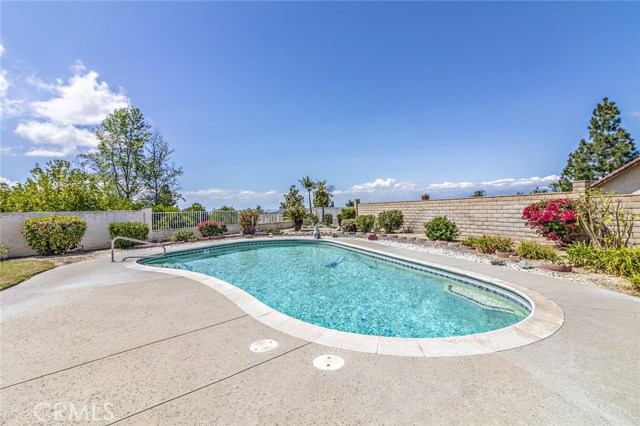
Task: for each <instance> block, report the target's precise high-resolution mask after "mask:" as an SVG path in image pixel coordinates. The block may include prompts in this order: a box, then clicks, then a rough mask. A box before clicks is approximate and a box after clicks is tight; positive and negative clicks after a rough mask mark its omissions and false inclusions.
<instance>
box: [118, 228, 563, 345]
mask: <svg viewBox="0 0 640 426" xmlns="http://www.w3.org/2000/svg"><path fill="white" fill-rule="evenodd" d="M277 240H278V241H288V240H289V241H299V240H305V241H309V240H310V238H309V237H293V238H290V237H286V238H278V239H277ZM248 241H252V242H260V241H264V242H269V241H273V239H272V238H252V239H250V240H246V239H241V240H233V241H224V240H223V241H217V242H215V243H213V244H210V245H206V246H201V247H198V248H194V249H185V250H176V251H171V252H170V253H171V254H175V253H177V252H188V251H192V250H202V249H206V248H207V247H210V246H211V247H213V246H215V247H218V246H221V245H234V244H238V243H243V242H248ZM323 241H324V242H329V243H331V244H335V245H338V246H344V247H348V248H351V249H356V250H362V251H367V252H370V253H373V254H376V255H379V256H386V257H391V258H395V259H398V260H401V261H404V262H411V263H417V264H419V265H424V266H426V267H431V268H436V269H439V270H442V271H445V272H449V273H453V274H458V275H461V276H463V277H467V278H470V279H473V280H477V281H486V282H489V283H491V284H492V285H496V286H498V287H502V288H504V289H506V290H508V291H511V292H513V293H516V294H518V295H519V296H521V297H522V298H524V299H526V300H527V301H528V302H529V303H530V305H531V314H530V315H529V316H528V317H526V318H525V319H523V320H522V321H520V322H518V323H516V324H513V325H511V326H508V327H505V328H501V329H498V330H493V331H489V332H485V333H478V334H471V335H466V336H456V337H439V338H404V337H383V336H369V335H363V334H355V333H349V332H345V331H338V330H333V329H329V328H325V327H321V326H318V325H314V324H310V323H307V322H304V321H301V320H298V319H296V318H293V317H290V316H288V315H285V314H283V313H281V312H279V311H276V310H274V309H273V308H271V307H269V306H267V305H265V304H264V303H262V302H260V301H259V300H258V299H256V298H255V297H253V296H251V295H250V294H249V293H247V292H245V291H244V290H242V289H240V288H238V287H236V286H234V285H232V284H230V283H227V282H226V281H223V280H220V279H218V278H214V277H210V276H208V275H205V274H201V273H199V272H193V271H185V270H180V269H171V268H159V267H154V266H147V265H143V264H140V263H138V262H134V263H128V264H126V266H127V267H129V268H132V269H137V270H141V271H153V272H160V273H165V274H169V275H178V276H182V277H185V278H189V279H192V280H194V281H198V282H200V283H202V284H204V285H206V286H208V287H210V288H212V289H214V290H216V291H217V292H219V293H221V294H222V295H223V296H225V297H226V298H227V299H229V300H231V301H232V302H233V303H235V304H236V305H237V306H238V307H239V308H240V309H242V310H243V311H244V312H246V313H247V314H248V315H250V316H251V317H253V318H255V319H256V320H258V321H260V322H262V323H263V324H265V325H267V326H269V327H271V328H274V329H276V330H278V331H280V332H282V333H285V334H288V335H290V336H293V337H297V338H300V339H303V340H306V341H309V342H313V343H318V344H320V345H324V346H329V347H335V348H341V349H348V350H353V351H358V352H366V353H375V354H380V355H393V356H407V357H448V356H468V355H478V354H489V353H494V352H499V351H504V350H508V349H514V348H518V347H521V346H525V345H529V344H532V343H535V342H538V341H540V340H542V339H545V338H547V337H549V336H551V335H552V334H554V333H555V332H556V331H558V330H559V329H560V328H561V327H562V325H563V324H564V314H563V312H562V310H561V309H560V307H559V306H558V305H557V304H555V303H554V302H553V301H551V300H550V299H549V298H547V297H545V296H543V295H542V294H540V293H537V292H535V291H533V290H530V289H528V288H526V287H523V286H520V285H517V284H515V283H511V282H506V281H503V280H500V279H497V278H493V277H489V276H486V275H482V274H477V273H474V272H469V271H466V270H463V269H458V268H454V267H450V266H444V265H440V264H437V263H432V262H425V261H424V260H421V259H418V258H411V257H406V256H402V255H398V254H396V253H389V252H385V251H384V247H385V246H380V249H378V248H371V247H366V248H363V247H362V246H359V245H357V244H351V243H349V242H347V241H345V240H337V239H330V240H329V239H324V240H323Z"/></svg>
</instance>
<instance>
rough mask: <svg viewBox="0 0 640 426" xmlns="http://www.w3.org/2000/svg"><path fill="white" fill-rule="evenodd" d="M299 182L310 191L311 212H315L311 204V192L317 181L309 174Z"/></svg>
mask: <svg viewBox="0 0 640 426" xmlns="http://www.w3.org/2000/svg"><path fill="white" fill-rule="evenodd" d="M298 182H300V185H302V187H303V188H304V189H306V190H307V192H308V193H309V213H313V209H312V207H313V206H312V205H311V192H312V191H313V190H314V189H316V183H315V182H314V181H313V179H311V178H310V177H309V175H307V176H305V177H303V178H302V179H300V180H299V181H298Z"/></svg>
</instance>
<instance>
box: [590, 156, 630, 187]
mask: <svg viewBox="0 0 640 426" xmlns="http://www.w3.org/2000/svg"><path fill="white" fill-rule="evenodd" d="M638 165H640V157H638V158H636V159H635V160H631V161H629V162H628V163H627V164H625V165H624V166H622V167H620V168H619V169H617V170H614V171H612V172H611V173H609V174H608V175H606V176H605V177H603V178H602V179H600V180H598V181H596V182H595V183H594V184H593V185H591V188H597V187H599V186H601V185H603V184H604V183H605V182H608V181H610V180H611V179H613V178H615V177H616V176H619V175H620V174H622V173H624V172H625V171H627V170H629V169H631V168H633V167H635V166H638Z"/></svg>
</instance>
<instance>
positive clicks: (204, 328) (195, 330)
mask: <svg viewBox="0 0 640 426" xmlns="http://www.w3.org/2000/svg"><path fill="white" fill-rule="evenodd" d="M247 316H249V315H248V314H244V315H240V316H239V317H235V318H231V319H228V320H225V321H221V322H218V323H215V324H211V325H207V326H205V327H200V328H196V329H194V330H189V331H186V332H184V333H180V334H176V335H174V336H169V337H165V338H164V339H159V340H155V341H153V342H149V343H145V344H144V345H140V346H135V347H133V348H129V349H124V350H122V351H118V352H115V353H112V354H109V355H105V356H102V357H100V358H95V359H92V360H89V361H85V362H81V363H80V364H76V365H72V366H71V367H66V368H63V369H60V370H56V371H52V372H51V373H46V374H42V375H40V376H37V377H32V378H30V379H27V380H22V381H20V382H16V383H12V384H10V385H6V386H3V387H0V390H3V389H7V388H10V387H13V386H17V385H21V384H23V383H27V382H31V381H33V380H38V379H41V378H43V377H47V376H53V375H54V374H58V373H62V372H64V371H69V370H73V369H74V368H77V367H82V366H84V365H87V364H91V363H94V362H97V361H102V360H104V359H107V358H111V357H114V356H117V355H122V354H124V353H127V352H132V351H135V350H138V349H142V348H145V347H148V346H152V345H155V344H158V343H161V342H166V341H167V340H171V339H176V338H178V337H183V336H186V335H189V334H193V333H197V332H199V331H203V330H207V329H210V328H213V327H217V326H219V325H223V324H226V323H229V322H232V321H235V320H238V319H241V318H244V317H247Z"/></svg>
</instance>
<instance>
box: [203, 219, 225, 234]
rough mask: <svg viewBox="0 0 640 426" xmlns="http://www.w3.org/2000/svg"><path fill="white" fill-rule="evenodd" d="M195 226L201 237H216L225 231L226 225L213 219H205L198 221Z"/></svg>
mask: <svg viewBox="0 0 640 426" xmlns="http://www.w3.org/2000/svg"><path fill="white" fill-rule="evenodd" d="M196 228H197V229H198V232H200V234H201V235H202V236H203V237H217V236H218V235H222V234H224V233H225V232H227V225H225V224H224V223H222V222H218V221H215V220H205V221H204V222H200V223H199V224H198V225H197V226H196Z"/></svg>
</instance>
